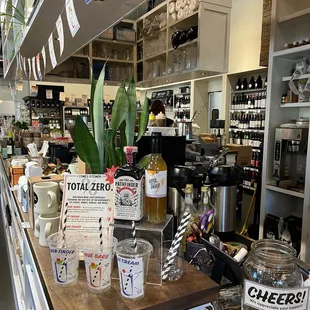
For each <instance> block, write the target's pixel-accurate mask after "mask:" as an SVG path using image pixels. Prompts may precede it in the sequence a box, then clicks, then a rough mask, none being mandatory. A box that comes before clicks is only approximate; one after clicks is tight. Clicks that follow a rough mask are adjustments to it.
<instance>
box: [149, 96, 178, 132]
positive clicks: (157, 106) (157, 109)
mask: <svg viewBox="0 0 310 310" xmlns="http://www.w3.org/2000/svg"><path fill="white" fill-rule="evenodd" d="M150 113H153V114H154V115H158V114H160V113H162V114H164V115H165V105H164V103H163V102H162V101H161V100H158V99H157V100H154V101H153V103H152V104H151V106H150ZM173 123H174V121H173V120H172V119H170V118H166V126H167V127H171V126H172V125H173Z"/></svg>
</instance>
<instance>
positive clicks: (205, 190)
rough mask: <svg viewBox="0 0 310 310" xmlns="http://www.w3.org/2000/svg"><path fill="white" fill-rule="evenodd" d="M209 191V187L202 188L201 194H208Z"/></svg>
mask: <svg viewBox="0 0 310 310" xmlns="http://www.w3.org/2000/svg"><path fill="white" fill-rule="evenodd" d="M208 191H209V186H202V187H201V192H202V193H207V192H208Z"/></svg>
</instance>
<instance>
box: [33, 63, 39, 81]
mask: <svg viewBox="0 0 310 310" xmlns="http://www.w3.org/2000/svg"><path fill="white" fill-rule="evenodd" d="M36 71H37V70H36V58H35V57H32V72H33V77H34V79H35V80H36V81H37V80H38V78H37V72H36Z"/></svg>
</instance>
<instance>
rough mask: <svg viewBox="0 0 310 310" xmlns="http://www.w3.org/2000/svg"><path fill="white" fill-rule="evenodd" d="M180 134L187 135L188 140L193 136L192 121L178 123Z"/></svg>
mask: <svg viewBox="0 0 310 310" xmlns="http://www.w3.org/2000/svg"><path fill="white" fill-rule="evenodd" d="M178 136H185V137H186V140H189V139H192V138H193V128H192V122H181V123H178Z"/></svg>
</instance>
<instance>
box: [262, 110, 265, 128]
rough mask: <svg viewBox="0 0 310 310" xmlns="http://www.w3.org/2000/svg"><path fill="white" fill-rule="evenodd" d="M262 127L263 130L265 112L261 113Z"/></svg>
mask: <svg viewBox="0 0 310 310" xmlns="http://www.w3.org/2000/svg"><path fill="white" fill-rule="evenodd" d="M262 129H263V130H265V113H263V114H262Z"/></svg>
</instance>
